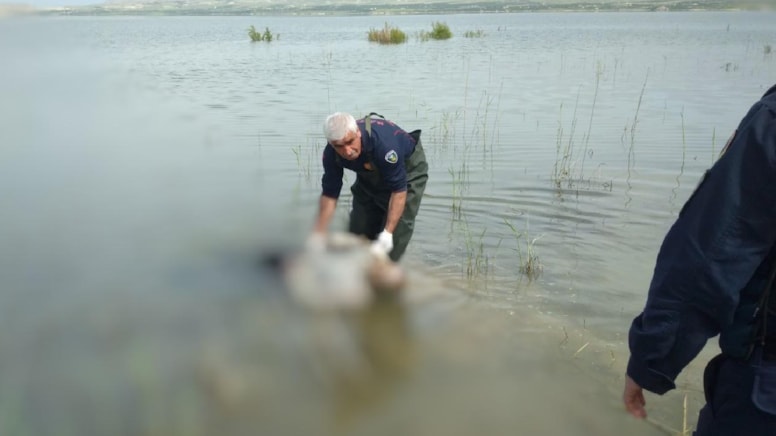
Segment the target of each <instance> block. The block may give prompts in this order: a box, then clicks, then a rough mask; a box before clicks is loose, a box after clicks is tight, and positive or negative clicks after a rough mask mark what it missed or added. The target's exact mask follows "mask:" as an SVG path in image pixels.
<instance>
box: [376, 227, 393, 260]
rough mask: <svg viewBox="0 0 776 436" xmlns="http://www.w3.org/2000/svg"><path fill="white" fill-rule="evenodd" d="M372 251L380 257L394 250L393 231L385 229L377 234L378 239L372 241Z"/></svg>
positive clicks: (386, 255)
mask: <svg viewBox="0 0 776 436" xmlns="http://www.w3.org/2000/svg"><path fill="white" fill-rule="evenodd" d="M371 250H372V253H373V254H375V255H376V256H380V257H388V253H390V252H391V250H393V233H391V232H389V231H388V230H383V231H382V232H380V234H379V235H377V239H375V240H374V241H373V242H372V247H371Z"/></svg>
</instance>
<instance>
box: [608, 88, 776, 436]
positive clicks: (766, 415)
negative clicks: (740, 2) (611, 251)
mask: <svg viewBox="0 0 776 436" xmlns="http://www.w3.org/2000/svg"><path fill="white" fill-rule="evenodd" d="M774 276H776V86H774V87H772V88H771V89H770V90H769V91H768V92H766V94H765V95H764V96H763V97H762V98H761V99H760V101H759V102H757V103H756V104H754V106H752V108H751V109H750V110H749V113H747V115H746V116H745V117H744V118H743V120H742V121H741V123H740V124H739V126H738V129H737V130H736V131H735V133H734V134H733V137H732V138H731V139H730V141H728V144H727V145H726V146H725V149H724V150H723V154H722V155H721V156H720V158H719V159H718V160H717V162H716V163H715V164H714V165H713V166H712V167H711V169H710V170H709V171H707V172H706V175H705V176H704V178H703V180H702V181H701V183H700V184H699V186H698V187H697V188H696V190H695V192H694V193H693V194H692V196H691V197H690V199H689V200H688V201H687V203H685V205H684V207H683V208H682V210H681V211H680V212H679V217H678V218H677V220H676V222H675V223H674V225H673V226H672V227H671V229H670V230H669V231H668V234H667V235H666V237H665V239H664V240H663V245H662V247H661V248H660V252H659V254H658V257H657V263H656V265H655V271H654V275H653V277H652V283H651V284H650V288H649V296H648V297H647V304H646V307H645V308H644V311H643V312H642V313H641V314H640V315H639V316H638V317H636V319H634V320H633V324H632V325H631V328H630V334H629V344H630V350H631V357H630V361H629V362H628V370H627V375H626V379H625V391H624V393H623V401H624V403H625V408H626V409H627V411H628V412H629V413H631V414H632V415H634V416H636V417H638V418H644V417H646V411H645V410H644V406H645V400H644V394H643V391H642V389H647V390H649V391H651V392H654V393H657V394H663V393H665V392H666V391H668V390H671V389H674V388H675V387H676V385H675V384H674V380H675V379H676V376H677V375H678V374H679V372H680V371H681V370H682V369H683V368H684V367H685V366H686V365H687V364H688V363H689V362H690V361H691V360H692V359H693V358H695V356H697V355H698V353H699V352H700V351H701V349H702V348H703V347H704V345H705V344H706V341H707V340H708V339H709V338H711V337H712V336H714V335H716V334H719V335H720V337H719V345H720V348H721V350H722V353H721V354H720V355H718V356H717V357H715V358H714V359H712V360H711V361H710V362H709V363H708V365H707V366H706V371H705V374H704V383H703V384H704V391H705V394H706V405H705V406H704V407H703V409H702V410H701V412H700V415H699V417H698V425H697V430H696V433H695V435H696V436H709V435H717V436H722V435H730V436H733V435H743V434H746V435H748V436H760V435H761V436H764V435H776V290H774V289H773V288H774V287H775V285H776V284H775V283H774Z"/></svg>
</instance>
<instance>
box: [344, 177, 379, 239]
mask: <svg viewBox="0 0 776 436" xmlns="http://www.w3.org/2000/svg"><path fill="white" fill-rule="evenodd" d="M350 190H351V192H352V193H353V209H351V211H350V223H349V224H348V231H349V232H350V233H353V234H355V235H362V236H365V237H366V238H367V239H369V240H374V239H375V238H377V234H378V233H380V232H381V231H382V230H383V225H384V222H385V210H382V209H380V207H379V206H378V205H377V204H376V203H375V201H374V200H373V199H372V197H371V196H370V195H369V194H367V193H366V191H364V189H363V188H361V187H360V186H359V185H358V183H355V184H353V187H351V188H350Z"/></svg>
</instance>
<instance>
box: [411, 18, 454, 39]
mask: <svg viewBox="0 0 776 436" xmlns="http://www.w3.org/2000/svg"><path fill="white" fill-rule="evenodd" d="M452 37H453V32H452V31H450V26H448V25H447V23H443V22H441V21H434V22H433V23H431V32H426V31H421V32H420V33H418V39H420V40H421V41H428V40H429V39H435V40H443V39H450V38H452Z"/></svg>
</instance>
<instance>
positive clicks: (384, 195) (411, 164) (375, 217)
mask: <svg viewBox="0 0 776 436" xmlns="http://www.w3.org/2000/svg"><path fill="white" fill-rule="evenodd" d="M370 117H371V114H370V115H369V116H367V117H366V118H365V124H366V131H367V135H369V136H371V134H372V127H371V123H370V120H371V118H370ZM410 136H412V137H413V138H414V139H415V151H413V152H412V154H411V155H410V156H409V157H408V158H407V159H406V160H405V161H404V167H405V169H406V171H407V202H406V204H405V205H404V213H403V214H402V216H401V219H400V220H399V224H398V225H397V226H396V229H395V230H394V232H393V250H391V252H390V253H389V257H390V258H391V260H393V261H394V262H396V261H398V260H399V259H400V258H401V256H402V255H403V254H404V252H405V251H406V250H407V244H409V243H410V238H412V232H413V231H414V230H415V216H416V215H417V214H418V209H420V200H421V198H422V197H423V191H424V190H425V189H426V181H427V180H428V163H426V154H425V153H424V152H423V146H422V145H421V143H420V130H415V131H414V132H411V133H410ZM369 163H370V165H371V166H372V168H373V170H372V171H359V172H357V173H356V174H357V175H356V182H355V183H353V186H352V187H351V188H350V191H351V192H352V193H353V209H352V210H351V211H350V225H349V229H348V230H349V231H350V232H351V233H354V234H356V235H364V236H366V237H367V238H369V239H370V240H374V239H375V238H377V235H378V234H379V233H380V232H382V231H383V229H385V218H386V216H387V214H388V202H389V201H390V199H391V193H390V192H386V191H379V190H378V189H377V187H378V186H380V183H381V182H382V176H381V175H380V171H379V170H378V169H377V166H376V165H375V164H374V160H373V156H369Z"/></svg>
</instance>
